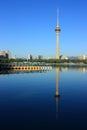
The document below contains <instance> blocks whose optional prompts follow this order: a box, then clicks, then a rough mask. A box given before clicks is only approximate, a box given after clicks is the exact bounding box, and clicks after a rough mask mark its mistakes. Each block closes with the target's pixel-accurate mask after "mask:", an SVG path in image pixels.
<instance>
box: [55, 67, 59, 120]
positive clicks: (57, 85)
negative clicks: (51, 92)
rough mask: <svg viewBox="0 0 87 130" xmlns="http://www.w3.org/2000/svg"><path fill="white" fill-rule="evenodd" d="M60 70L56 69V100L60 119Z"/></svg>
mask: <svg viewBox="0 0 87 130" xmlns="http://www.w3.org/2000/svg"><path fill="white" fill-rule="evenodd" d="M58 88H59V68H56V93H55V99H56V118H57V117H58V99H59V97H60V95H59V89H58Z"/></svg>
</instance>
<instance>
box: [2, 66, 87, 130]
mask: <svg viewBox="0 0 87 130" xmlns="http://www.w3.org/2000/svg"><path fill="white" fill-rule="evenodd" d="M57 90H58V93H59V94H60V97H59V98H55V94H56V91H57ZM7 129H8V130H10V129H11V130H35V129H37V130H39V129H40V130H42V129H44V130H48V129H53V130H55V129H58V130H62V129H63V130H67V129H69V130H75V129H76V130H80V129H81V130H87V69H86V68H77V69H76V68H71V69H70V68H53V69H52V70H51V71H45V72H32V73H31V72H29V73H23V72H22V73H12V72H11V73H10V72H9V73H8V74H0V130H7Z"/></svg>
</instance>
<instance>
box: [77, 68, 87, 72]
mask: <svg viewBox="0 0 87 130" xmlns="http://www.w3.org/2000/svg"><path fill="white" fill-rule="evenodd" d="M78 71H80V72H83V73H84V72H86V71H87V68H86V67H79V68H78Z"/></svg>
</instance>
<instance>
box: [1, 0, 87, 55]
mask: <svg viewBox="0 0 87 130" xmlns="http://www.w3.org/2000/svg"><path fill="white" fill-rule="evenodd" d="M57 8H59V24H60V28H61V32H60V55H62V54H63V55H66V56H78V55H82V54H86V55H87V36H86V35H87V1H86V0H80V1H79V0H1V1H0V50H10V51H11V53H12V55H13V56H14V55H16V56H17V57H27V55H28V54H32V55H34V56H37V55H39V54H40V55H43V56H44V57H55V55H56V34H55V27H56V11H57Z"/></svg>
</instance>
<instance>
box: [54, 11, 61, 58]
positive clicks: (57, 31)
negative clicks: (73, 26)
mask: <svg viewBox="0 0 87 130" xmlns="http://www.w3.org/2000/svg"><path fill="white" fill-rule="evenodd" d="M55 32H56V59H59V33H60V27H59V23H58V10H57V25H56V28H55Z"/></svg>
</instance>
